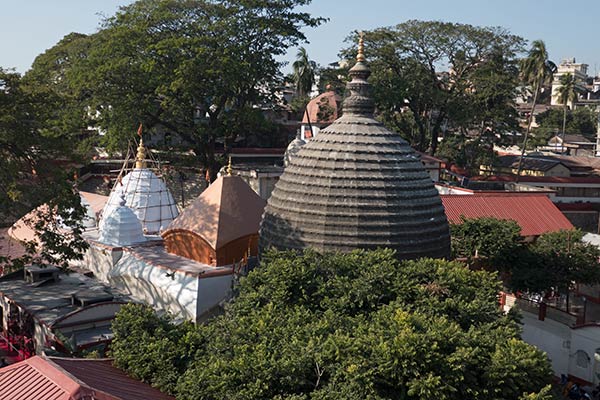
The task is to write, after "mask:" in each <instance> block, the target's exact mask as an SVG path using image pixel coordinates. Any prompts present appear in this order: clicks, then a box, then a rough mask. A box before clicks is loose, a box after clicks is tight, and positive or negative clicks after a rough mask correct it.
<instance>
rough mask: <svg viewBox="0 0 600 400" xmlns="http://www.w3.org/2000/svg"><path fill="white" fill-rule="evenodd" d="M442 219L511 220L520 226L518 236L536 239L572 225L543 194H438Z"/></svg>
mask: <svg viewBox="0 0 600 400" xmlns="http://www.w3.org/2000/svg"><path fill="white" fill-rule="evenodd" d="M441 198H442V203H443V204H444V208H445V209H446V216H447V217H448V220H449V221H450V222H451V223H455V224H457V223H460V222H461V216H464V217H465V218H481V217H493V218H498V219H511V220H514V221H516V222H517V223H518V224H519V225H520V226H521V235H522V236H538V235H541V234H543V233H546V232H555V231H559V230H561V229H573V225H572V224H571V223H570V222H569V220H568V219H567V218H566V217H565V216H564V215H563V213H561V212H560V210H559V209H558V208H557V207H556V206H555V205H554V204H553V203H552V201H550V199H549V198H548V197H547V196H545V195H534V194H527V195H519V194H514V195H507V194H504V193H503V194H501V195H498V196H494V195H490V194H489V193H487V194H486V195H485V196H480V195H477V194H474V195H441Z"/></svg>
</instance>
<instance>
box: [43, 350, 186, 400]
mask: <svg viewBox="0 0 600 400" xmlns="http://www.w3.org/2000/svg"><path fill="white" fill-rule="evenodd" d="M49 362H50V363H53V364H55V365H57V366H58V367H59V368H62V369H63V370H64V371H65V372H66V373H67V374H69V375H70V376H72V377H74V378H75V379H77V380H78V381H81V382H82V383H83V384H85V385H86V386H89V388H90V389H94V391H100V392H103V393H106V395H107V397H106V398H107V399H115V400H117V399H119V400H121V399H122V400H148V399H152V400H174V398H173V397H171V396H168V395H166V394H164V393H162V392H160V391H159V390H158V389H155V388H153V387H151V386H150V385H148V384H146V383H143V382H140V381H138V380H135V379H133V378H130V377H129V376H127V375H126V374H125V372H123V371H121V370H120V369H118V368H115V367H113V365H112V361H111V360H107V359H103V360H92V359H78V358H59V357H49ZM96 396H98V394H96ZM98 398H99V399H100V398H102V397H100V396H98Z"/></svg>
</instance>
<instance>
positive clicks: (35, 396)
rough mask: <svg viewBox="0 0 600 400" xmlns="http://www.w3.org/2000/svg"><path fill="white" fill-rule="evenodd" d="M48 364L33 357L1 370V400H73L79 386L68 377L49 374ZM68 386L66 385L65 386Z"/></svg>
mask: <svg viewBox="0 0 600 400" xmlns="http://www.w3.org/2000/svg"><path fill="white" fill-rule="evenodd" d="M47 370H48V366H47V363H46V362H45V361H44V360H43V359H42V358H40V357H33V358H30V359H28V360H25V361H21V362H19V363H17V364H13V365H11V366H8V367H4V368H2V369H0V398H1V399H3V400H40V399H44V400H72V399H74V397H72V396H71V395H72V394H73V393H75V392H77V391H78V389H79V385H78V384H76V383H75V382H73V381H70V380H68V379H67V378H66V377H64V378H63V379H60V376H58V377H57V376H56V374H47V372H48V371H47ZM57 378H58V379H57ZM65 384H66V385H65Z"/></svg>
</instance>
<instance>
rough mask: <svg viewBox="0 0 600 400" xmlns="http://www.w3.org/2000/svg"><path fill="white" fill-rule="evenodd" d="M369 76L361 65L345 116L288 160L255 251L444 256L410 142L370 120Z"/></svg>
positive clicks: (432, 197)
mask: <svg viewBox="0 0 600 400" xmlns="http://www.w3.org/2000/svg"><path fill="white" fill-rule="evenodd" d="M369 73H370V72H369V70H368V68H367V67H366V65H365V64H364V63H363V62H362V61H360V59H359V62H358V63H357V64H356V65H355V66H354V67H353V68H352V69H351V71H350V75H351V76H352V78H353V79H352V82H350V83H348V86H347V89H349V90H350V96H349V97H347V98H346V100H345V101H344V115H343V116H342V117H341V118H339V119H337V120H336V121H335V122H333V123H332V124H331V125H330V126H328V127H327V128H325V129H323V130H321V131H320V133H319V135H317V136H316V137H315V138H314V139H312V140H310V141H309V142H308V143H307V144H306V145H304V146H302V147H301V148H300V150H299V151H298V152H297V153H296V155H295V156H294V157H291V159H290V161H289V164H288V166H287V167H286V168H285V170H284V173H283V175H282V176H281V178H280V179H279V182H278V183H277V185H276V186H275V189H274V191H273V193H272V195H271V198H270V199H269V201H268V204H267V207H266V209H265V213H264V215H263V221H262V225H261V231H260V247H261V249H263V250H264V249H266V248H269V247H275V248H278V249H303V248H306V247H311V248H314V249H316V250H318V251H351V250H353V249H357V248H371V249H372V248H378V247H387V248H392V249H395V250H396V251H397V254H398V257H399V258H401V259H414V258H419V257H435V258H439V257H448V256H449V253H450V237H449V228H448V221H447V219H446V216H445V213H444V208H443V206H442V202H441V200H440V197H439V195H438V192H437V190H436V189H435V187H434V185H433V182H432V181H431V178H430V176H429V174H428V173H427V172H426V171H425V168H424V166H423V164H422V163H421V161H420V159H419V157H418V155H417V154H416V153H415V151H414V150H413V149H412V148H411V147H410V146H409V145H408V143H407V142H406V141H405V140H403V139H402V138H401V137H400V136H399V135H398V134H397V133H393V132H390V131H389V130H387V129H386V128H385V127H383V126H382V124H381V123H379V122H378V121H376V120H375V119H373V108H374V106H373V100H372V99H371V97H370V95H369V89H370V88H369V84H368V83H367V81H366V79H367V77H368V76H369Z"/></svg>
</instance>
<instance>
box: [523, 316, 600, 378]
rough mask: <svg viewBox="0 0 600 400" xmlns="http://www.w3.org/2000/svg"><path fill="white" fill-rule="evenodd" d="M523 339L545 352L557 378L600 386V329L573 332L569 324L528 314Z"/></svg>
mask: <svg viewBox="0 0 600 400" xmlns="http://www.w3.org/2000/svg"><path fill="white" fill-rule="evenodd" d="M521 314H522V315H523V334H522V338H523V340H524V341H526V342H527V343H529V344H532V345H534V346H536V347H537V348H538V349H540V350H542V351H545V352H546V353H547V354H548V357H549V358H550V361H551V362H552V369H553V371H554V374H555V375H556V376H560V375H561V374H565V375H567V374H570V375H572V376H575V377H577V378H579V379H582V380H584V381H586V382H589V383H590V384H593V385H597V384H598V383H599V382H600V375H598V374H600V326H596V325H590V326H581V327H575V328H571V327H569V326H567V325H565V324H562V323H560V322H557V321H554V320H552V319H550V318H546V319H545V320H544V321H540V320H539V319H538V316H537V315H535V314H532V313H529V312H526V311H521Z"/></svg>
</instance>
